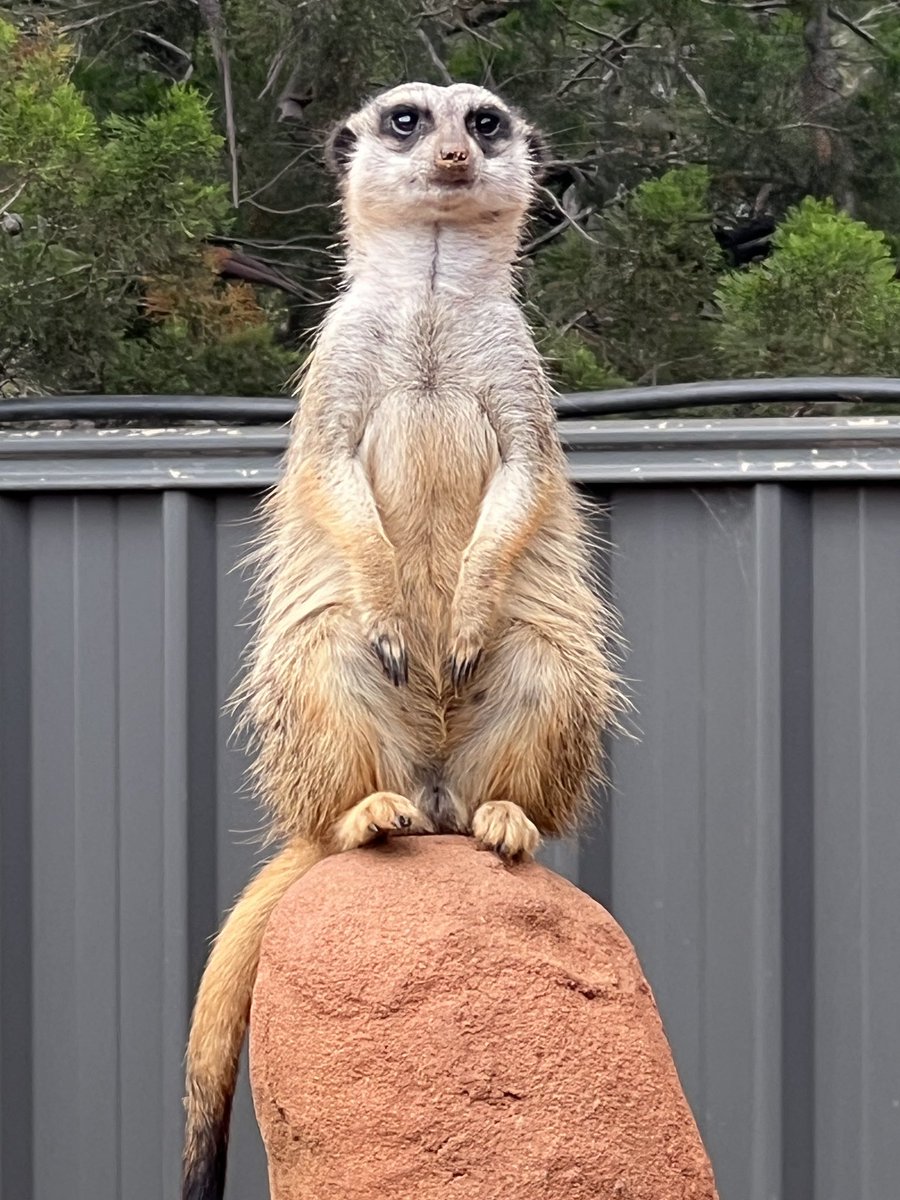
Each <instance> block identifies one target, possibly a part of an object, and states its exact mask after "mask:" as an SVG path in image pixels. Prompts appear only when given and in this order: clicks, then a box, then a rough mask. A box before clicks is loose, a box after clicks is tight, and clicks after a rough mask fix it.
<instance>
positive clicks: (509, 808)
mask: <svg viewBox="0 0 900 1200" xmlns="http://www.w3.org/2000/svg"><path fill="white" fill-rule="evenodd" d="M472 835H473V837H474V838H475V840H476V841H477V842H478V844H479V846H480V847H481V848H482V849H483V850H493V851H494V852H495V853H496V854H498V855H499V856H500V857H501V858H503V859H507V860H509V861H511V862H529V861H530V860H531V859H532V858H534V852H535V850H537V848H538V844H539V843H540V840H541V835H540V833H539V832H538V829H537V826H536V825H535V824H534V822H533V821H530V820H529V819H528V817H526V815H525V813H524V812H523V811H522V809H521V808H519V806H518V804H511V803H510V802H509V801H507V800H495V801H493V802H491V803H489V804H482V805H481V807H480V808H477V809H476V810H475V815H474V817H473V818H472Z"/></svg>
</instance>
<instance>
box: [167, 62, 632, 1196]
mask: <svg viewBox="0 0 900 1200" xmlns="http://www.w3.org/2000/svg"><path fill="white" fill-rule="evenodd" d="M540 144H541V143H540V140H539V138H538V135H537V134H536V133H535V131H534V130H533V129H532V128H531V127H530V126H529V125H528V124H527V123H526V121H525V120H524V119H523V118H522V117H521V116H520V115H519V114H518V113H517V112H515V111H513V110H512V109H510V108H509V107H507V106H506V105H505V104H504V103H502V102H501V101H500V100H498V99H497V97H496V96H494V95H492V94H491V93H490V92H488V91H485V90H483V89H481V88H478V87H474V86H470V85H468V84H454V85H452V86H448V87H437V86H432V85H428V84H409V85H406V86H402V87H399V88H396V89H393V90H391V91H389V92H387V93H386V94H383V95H381V96H379V97H378V98H377V99H375V100H373V101H372V102H370V103H369V104H367V105H366V106H365V107H364V108H362V109H361V111H359V112H357V113H355V114H354V115H353V116H351V117H350V118H349V119H348V120H347V121H345V122H344V123H343V124H341V125H340V126H339V127H338V129H337V130H336V132H335V133H334V134H333V135H332V138H331V141H330V158H331V161H332V164H333V166H334V169H335V170H336V172H337V174H338V176H339V180H340V189H341V194H342V201H343V213H344V238H345V244H346V280H345V286H344V288H343V291H342V293H341V295H340V296H339V298H338V299H337V301H336V302H335V303H334V304H333V306H332V307H331V309H330V310H329V312H328V315H327V316H326V318H325V320H324V322H323V324H322V326H321V328H320V330H319V333H318V336H317V339H316V343H315V347H314V351H313V353H312V355H311V357H310V359H309V360H308V363H307V365H306V368H305V370H304V372H303V375H302V381H301V385H300V388H299V405H298V408H297V412H296V415H295V417H294V420H293V422H292V428H291V436H290V441H289V447H288V450H287V453H286V457H285V463H284V471H283V474H282V476H281V478H280V481H279V483H278V484H277V485H276V487H275V488H274V490H273V491H272V493H271V494H270V496H269V497H268V499H267V500H266V501H265V502H264V523H263V535H262V537H261V539H260V549H259V554H258V577H257V583H256V587H257V590H258V591H257V594H258V603H259V620H258V626H257V631H256V634H255V638H254V640H253V642H252V648H251V652H250V657H249V667H248V672H247V674H246V676H245V680H244V683H243V685H242V687H241V688H240V693H239V701H240V703H241V705H242V707H243V711H244V714H245V718H246V721H247V723H248V726H249V728H250V730H251V731H252V735H253V740H254V742H255V750H256V758H255V766H254V768H253V770H254V771H255V775H256V780H257V782H258V787H259V793H260V796H261V798H262V800H263V802H264V804H265V806H266V808H267V810H268V814H269V816H270V818H271V826H272V831H273V836H274V837H276V838H278V839H280V840H283V841H285V842H286V846H285V848H284V849H283V850H282V851H281V852H280V854H278V855H277V856H276V857H275V858H274V859H273V860H272V861H271V862H270V863H269V864H268V865H266V866H265V867H263V868H262V870H261V871H260V873H259V875H258V876H257V877H256V879H255V880H253V881H252V882H251V883H250V885H249V886H248V888H247V890H246V891H245V892H244V894H243V895H242V897H241V898H240V900H239V901H238V903H237V905H236V906H235V908H234V910H233V911H232V913H231V915H230V917H229V918H228V920H227V922H226V924H225V925H224V926H223V929H222V931H221V932H220V934H219V937H218V939H217V941H216V943H215V945H214V948H213V950H212V952H211V955H210V959H209V963H208V965H207V968H206V971H205V973H204V977H203V979H202V982H201V985H200V989H199V992H198V996H197V1001H196V1005H195V1009H194V1016H193V1022H192V1028H191V1033H190V1039H189V1045H188V1055H187V1098H186V1101H185V1104H186V1107H187V1134H186V1144H185V1154H184V1164H183V1168H184V1173H183V1192H182V1195H183V1198H184V1200H220V1197H221V1196H222V1192H223V1188H224V1175H225V1157H226V1150H227V1137H228V1122H229V1116H230V1109H231V1100H232V1095H233V1090H234V1084H235V1079H236V1073H237V1064H238V1058H239V1054H240V1049H241V1045H242V1042H243V1039H244V1035H245V1032H246V1026H247V1023H248V1019H249V1011H250V999H251V994H252V989H253V983H254V980H255V976H256V969H257V964H258V958H259V951H260V944H261V941H262V935H263V930H264V928H265V925H266V922H267V920H268V918H269V915H270V914H271V912H272V910H273V908H274V907H275V905H276V904H277V902H278V901H279V900H280V898H281V897H282V895H283V894H284V892H285V891H286V890H287V888H288V886H289V885H290V884H291V883H292V882H293V881H294V880H295V879H296V878H298V876H299V875H300V874H302V873H303V872H304V871H305V870H308V869H309V867H310V866H311V865H312V864H313V863H315V862H316V861H318V860H319V859H321V858H322V857H324V856H326V855H329V854H332V853H336V852H339V851H342V850H346V849H350V848H353V847H358V846H362V845H364V844H365V843H367V842H370V841H373V840H375V839H378V838H383V837H384V836H387V835H390V834H409V833H427V832H434V833H459V834H469V835H472V836H473V837H474V838H476V839H477V841H478V842H479V843H480V844H481V845H482V846H483V847H485V848H488V849H490V850H493V851H496V852H497V853H498V854H500V855H501V856H502V857H504V858H506V859H510V860H515V859H524V858H529V857H531V856H532V855H533V853H534V851H535V849H536V847H537V845H538V841H539V838H540V836H541V835H542V834H548V835H555V834H561V833H564V832H566V831H568V830H570V829H571V828H572V827H573V826H574V824H575V823H576V821H577V819H578V817H579V815H580V814H581V813H582V811H583V810H584V808H585V806H586V804H587V802H588V799H589V795H590V792H591V789H592V786H593V784H594V782H595V780H596V779H597V778H598V777H599V767H600V734H601V730H602V729H603V728H604V726H605V725H606V724H607V723H608V722H609V721H610V719H611V718H612V717H613V715H614V713H615V711H616V709H617V707H618V692H617V684H616V676H615V673H614V669H613V665H612V662H611V656H610V653H609V633H610V616H609V613H608V610H607V609H606V607H605V605H604V604H603V602H602V600H601V599H600V598H599V596H598V594H597V591H596V589H595V588H593V587H592V582H591V577H590V546H589V539H588V536H587V525H586V521H585V519H584V516H583V514H582V512H581V509H580V505H579V501H578V499H577V497H576V493H575V492H574V490H573V488H572V487H571V485H570V484H569V482H568V480H567V475H566V467H565V459H564V455H563V453H562V450H561V447H560V444H559V441H558V438H557V435H556V430H555V420H554V412H553V408H552V405H551V399H550V389H549V386H548V382H547V379H546V376H545V373H544V370H543V367H542V364H541V360H540V357H539V355H538V352H537V350H536V348H535V345H534V342H533V340H532V337H531V335H530V333H529V330H528V327H527V325H526V323H525V320H524V318H523V315H522V313H521V311H520V308H519V306H518V304H517V302H516V299H515V294H514V282H515V275H514V269H515V261H516V257H517V253H518V248H519V242H520V238H521V234H522V230H523V224H524V221H525V218H526V214H527V212H528V209H529V206H530V204H531V201H532V198H533V195H534V191H535V186H536V180H537V177H538V172H539V170H540V158H541V151H540Z"/></svg>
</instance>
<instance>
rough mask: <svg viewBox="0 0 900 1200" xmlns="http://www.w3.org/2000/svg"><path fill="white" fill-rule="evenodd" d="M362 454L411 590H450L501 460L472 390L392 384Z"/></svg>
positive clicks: (372, 421)
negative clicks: (484, 498)
mask: <svg viewBox="0 0 900 1200" xmlns="http://www.w3.org/2000/svg"><path fill="white" fill-rule="evenodd" d="M360 455H361V458H362V461H363V465H364V467H365V469H366V473H367V475H368V477H369V481H370V483H371V487H372V492H373V494H374V496H375V502H376V504H377V506H378V510H379V513H380V514H381V520H382V523H383V525H384V529H385V533H386V534H387V536H388V538H389V539H390V541H391V543H392V545H393V546H394V547H395V549H396V551H397V558H398V563H399V567H400V572H401V578H402V579H403V580H404V582H405V583H406V585H407V589H408V590H409V589H411V590H413V591H415V590H416V588H417V587H421V588H423V589H429V590H431V589H437V590H438V591H440V592H444V593H448V592H449V594H452V591H453V588H454V587H455V584H456V578H457V575H458V573H459V564H460V560H461V557H462V553H463V550H464V549H465V547H466V545H467V543H468V541H469V539H470V538H471V536H472V532H473V530H474V528H475V523H476V521H477V520H478V513H479V511H480V508H481V501H482V498H483V496H484V492H485V489H486V487H487V484H488V482H489V480H490V478H491V476H492V475H493V473H494V471H495V470H496V468H497V466H498V463H499V452H498V449H497V442H496V438H495V436H494V432H493V430H492V428H491V425H490V422H489V421H488V419H487V416H486V415H485V413H484V411H483V408H482V406H481V405H480V404H479V401H478V398H477V395H476V393H475V391H474V389H472V390H468V389H464V388H453V389H451V388H441V389H440V390H435V391H431V392H423V391H421V390H419V389H402V388H398V389H395V390H393V391H392V392H391V393H390V394H387V395H385V397H384V398H383V400H382V401H381V402H380V403H379V404H378V405H377V406H376V408H375V410H374V411H373V413H372V415H371V417H370V420H369V422H368V424H367V428H366V433H365V436H364V438H363V443H362V445H361V446H360Z"/></svg>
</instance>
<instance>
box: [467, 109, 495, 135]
mask: <svg viewBox="0 0 900 1200" xmlns="http://www.w3.org/2000/svg"><path fill="white" fill-rule="evenodd" d="M471 123H472V128H473V129H474V131H475V133H477V134H478V136H479V137H483V138H494V137H496V136H497V134H498V133H499V132H500V131H501V129H502V128H503V118H502V117H501V115H500V113H498V112H495V111H494V110H493V109H492V108H478V109H476V110H475V112H473V113H472V116H471Z"/></svg>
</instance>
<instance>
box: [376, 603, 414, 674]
mask: <svg viewBox="0 0 900 1200" xmlns="http://www.w3.org/2000/svg"><path fill="white" fill-rule="evenodd" d="M367 635H368V639H369V645H370V646H371V647H372V649H373V650H374V651H375V654H376V655H377V657H378V660H379V662H380V663H381V665H382V667H384V673H385V675H387V677H388V679H390V681H391V683H392V684H393V685H394V686H395V687H400V685H401V684H406V683H408V682H409V656H408V654H407V652H406V640H405V638H404V637H403V630H402V629H401V627H400V620H399V618H398V617H382V618H376V619H373V620H371V621H369V622H368V625H367Z"/></svg>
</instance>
